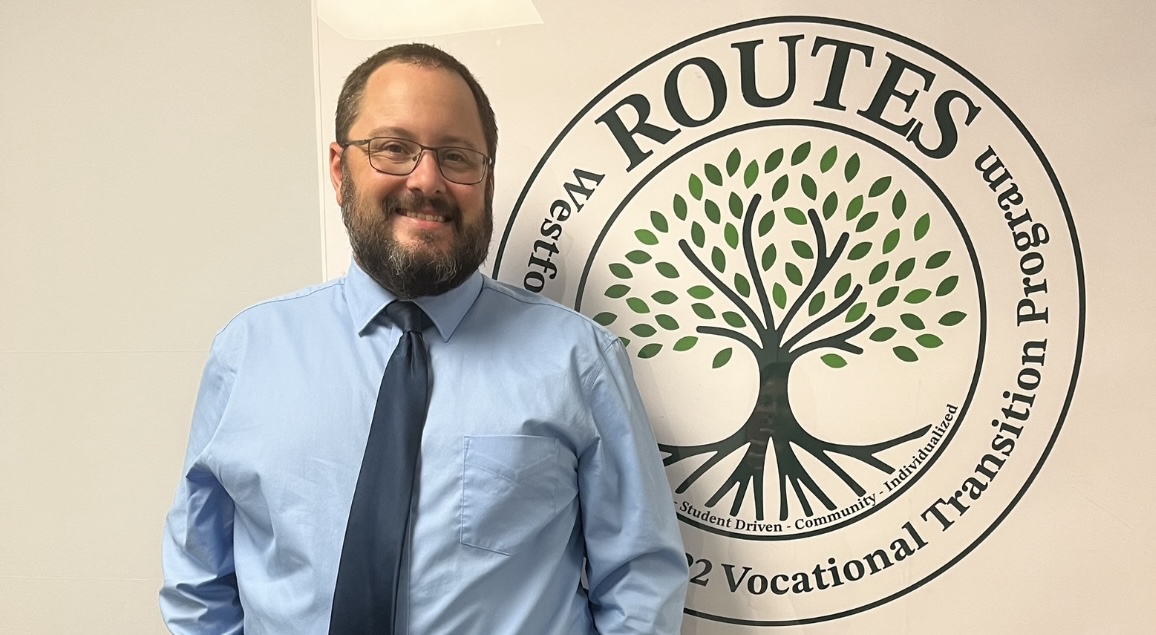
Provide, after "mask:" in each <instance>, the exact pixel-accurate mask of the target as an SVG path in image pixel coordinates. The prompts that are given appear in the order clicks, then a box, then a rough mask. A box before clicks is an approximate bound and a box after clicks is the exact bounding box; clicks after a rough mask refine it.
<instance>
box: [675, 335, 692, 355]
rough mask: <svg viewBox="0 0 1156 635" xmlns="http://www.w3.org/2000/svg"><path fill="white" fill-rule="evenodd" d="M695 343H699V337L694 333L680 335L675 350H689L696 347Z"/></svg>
mask: <svg viewBox="0 0 1156 635" xmlns="http://www.w3.org/2000/svg"><path fill="white" fill-rule="evenodd" d="M695 344H698V338H697V337H695V336H693V335H687V336H686V337H680V338H679V339H678V341H677V342H675V343H674V350H676V351H679V352H682V351H689V350H690V349H692V348H694V345H695Z"/></svg>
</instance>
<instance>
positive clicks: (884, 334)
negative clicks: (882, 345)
mask: <svg viewBox="0 0 1156 635" xmlns="http://www.w3.org/2000/svg"><path fill="white" fill-rule="evenodd" d="M896 332H897V331H896V330H895V329H893V328H891V327H890V326H884V327H882V328H877V329H875V332H873V333H871V335H870V337H871V341H872V342H886V341H887V340H889V339H891V338H892V337H894V336H895V333H896Z"/></svg>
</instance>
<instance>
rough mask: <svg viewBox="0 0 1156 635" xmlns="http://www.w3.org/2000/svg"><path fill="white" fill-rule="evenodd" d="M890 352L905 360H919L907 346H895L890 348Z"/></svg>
mask: <svg viewBox="0 0 1156 635" xmlns="http://www.w3.org/2000/svg"><path fill="white" fill-rule="evenodd" d="M891 352H893V353H895V356H896V357H898V358H899V359H901V360H903V361H905V362H917V361H919V356H918V355H916V354H915V351H913V350H911V349H910V348H907V347H906V346H896V347H895V348H892V349H891Z"/></svg>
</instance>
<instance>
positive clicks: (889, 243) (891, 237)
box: [883, 228, 902, 254]
mask: <svg viewBox="0 0 1156 635" xmlns="http://www.w3.org/2000/svg"><path fill="white" fill-rule="evenodd" d="M901 233H902V232H900V231H899V229H898V228H896V229H892V230H891V231H889V232H887V237H886V238H884V239H883V253H884V254H889V253H891V252H892V251H895V247H896V246H898V245H899V235H900V234H901Z"/></svg>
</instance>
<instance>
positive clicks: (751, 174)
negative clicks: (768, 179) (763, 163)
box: [743, 161, 759, 190]
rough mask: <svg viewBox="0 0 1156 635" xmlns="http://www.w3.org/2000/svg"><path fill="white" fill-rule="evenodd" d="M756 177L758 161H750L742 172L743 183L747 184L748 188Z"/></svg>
mask: <svg viewBox="0 0 1156 635" xmlns="http://www.w3.org/2000/svg"><path fill="white" fill-rule="evenodd" d="M758 179H759V163H758V162H757V161H751V162H750V164H748V165H747V169H746V170H745V171H744V172H743V185H745V186H747V189H748V190H749V189H750V188H751V186H752V185H754V184H755V181H757V180H758Z"/></svg>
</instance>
